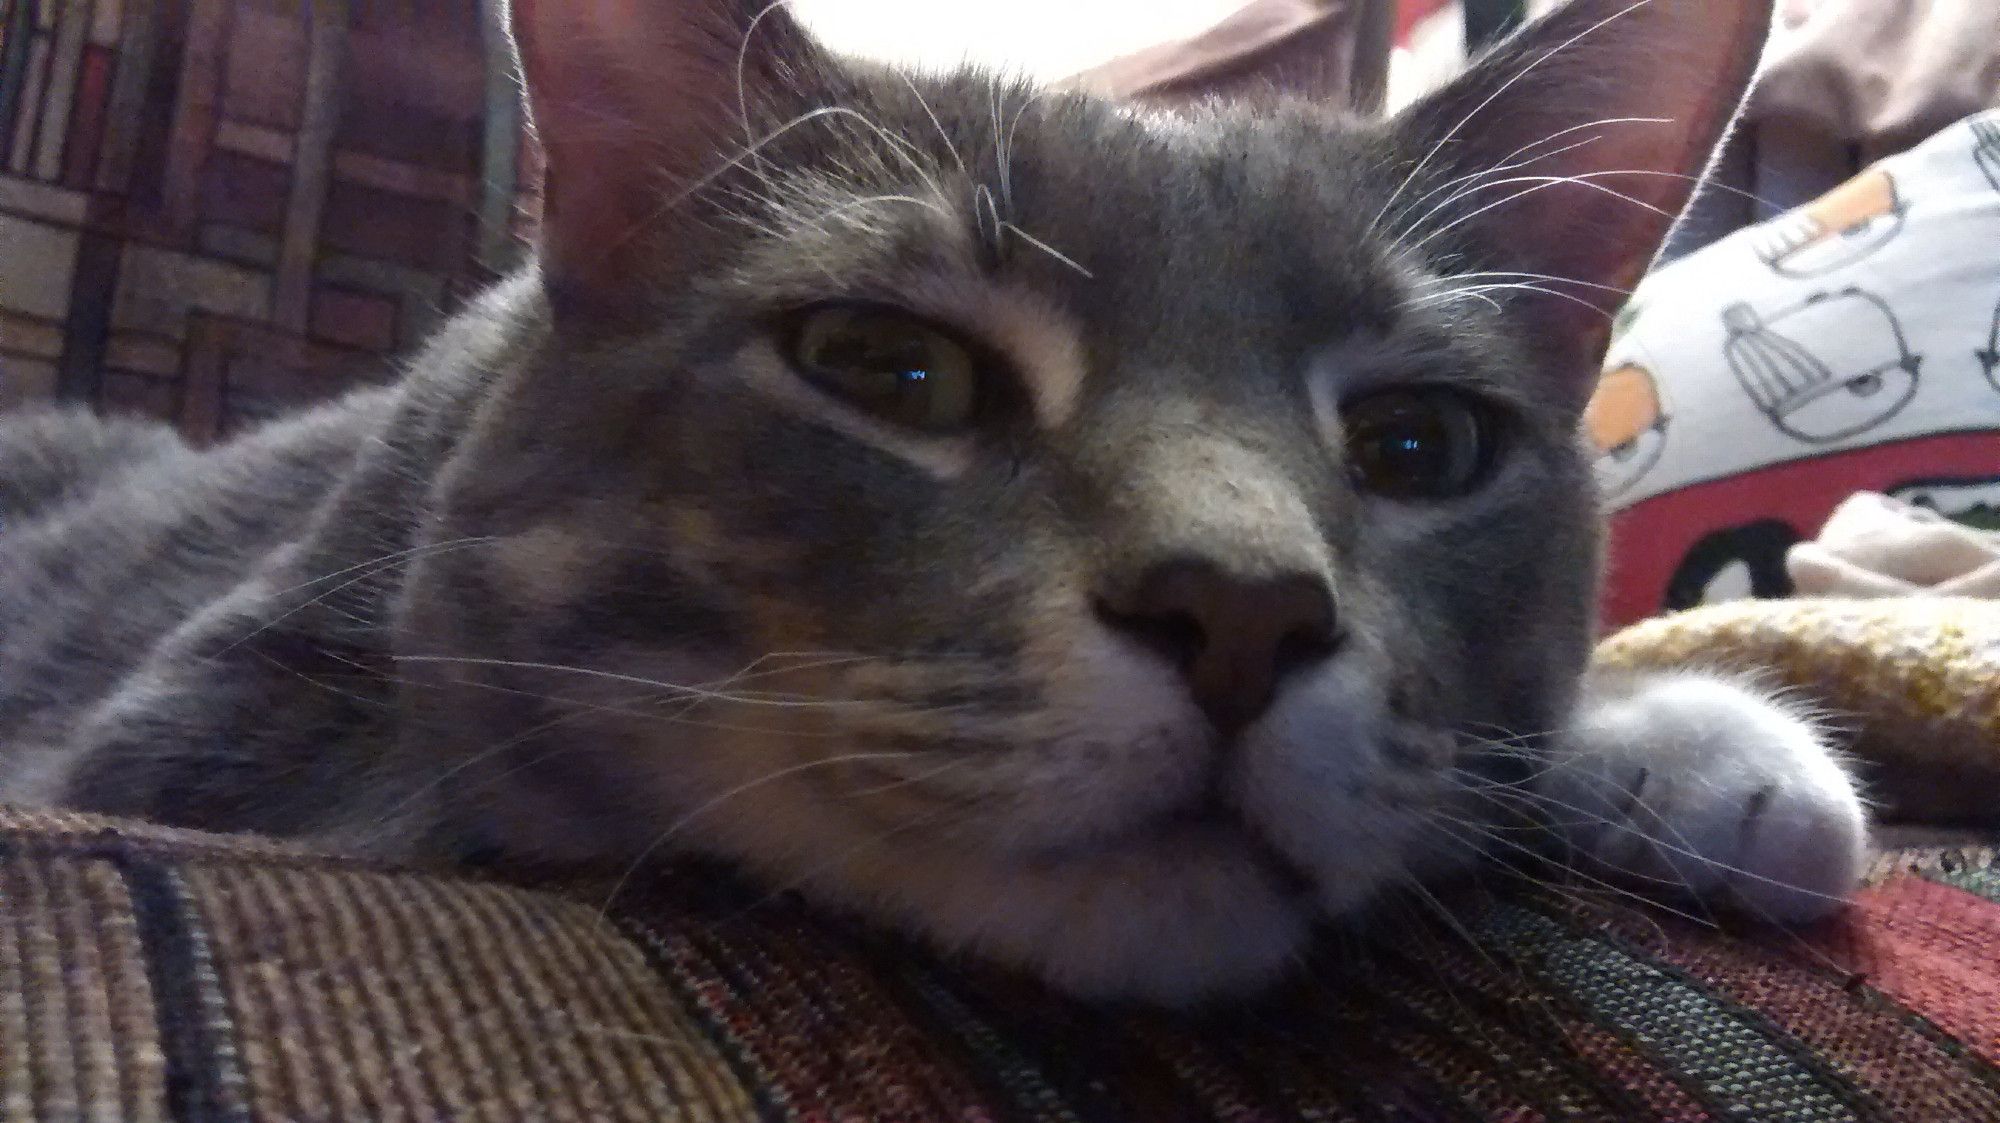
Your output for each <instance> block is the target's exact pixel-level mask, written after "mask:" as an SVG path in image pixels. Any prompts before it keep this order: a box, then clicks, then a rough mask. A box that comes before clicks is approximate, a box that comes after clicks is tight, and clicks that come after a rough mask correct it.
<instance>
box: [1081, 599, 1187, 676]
mask: <svg viewBox="0 0 2000 1123" xmlns="http://www.w3.org/2000/svg"><path fill="white" fill-rule="evenodd" d="M1097 615H1098V618H1099V619H1100V620H1103V621H1104V622H1105V623H1106V624H1108V625H1110V626H1111V627H1112V628H1114V629H1116V630H1118V631H1120V632H1122V633H1124V634H1125V635H1126V636H1128V637H1130V638H1132V639H1135V640H1138V641H1139V642H1140V643H1141V644H1143V645H1144V646H1146V647H1149V648H1151V649H1152V650H1153V651H1154V653H1156V654H1158V655H1159V656H1160V657H1161V658H1164V659H1165V660H1167V661H1168V662H1169V663H1172V664H1173V665H1174V666H1176V667H1183V668H1185V667H1186V666H1188V665H1189V664H1191V663H1193V662H1194V660H1195V658H1196V657H1197V656H1199V655H1200V654H1201V649H1202V647H1203V646H1204V645H1205V644H1206V642H1207V637H1205V636H1204V635H1203V634H1202V630H1201V624H1200V623H1199V622H1198V621H1196V620H1195V618H1194V617H1192V616H1188V615H1186V614H1183V613H1167V614H1164V615H1157V616H1155V615H1147V614H1145V613H1143V612H1137V613H1135V612H1127V611H1125V610H1123V609H1121V608H1118V607H1116V606H1115V605H1113V604H1112V603H1111V602H1109V601H1106V600H1099V601H1098V602H1097Z"/></svg>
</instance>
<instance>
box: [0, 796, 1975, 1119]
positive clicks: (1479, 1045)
mask: <svg viewBox="0 0 2000 1123" xmlns="http://www.w3.org/2000/svg"><path fill="white" fill-rule="evenodd" d="M607 898H608V905H609V907H607ZM1447 900H1448V901H1450V902H1451V907H1452V908H1453V910H1454V913H1455V917H1454V921H1453V924H1452V925H1451V926H1450V927H1448V928H1447V927H1438V926H1425V925H1419V924H1417V923H1416V922H1415V921H1414V920H1412V921H1411V922H1410V923H1409V924H1405V925H1396V926H1394V928H1395V930H1396V932H1397V938H1396V939H1395V941H1393V943H1389V944H1381V943H1368V942H1362V941H1360V940H1358V939H1357V940H1352V941H1347V942H1341V943H1337V944H1335V943H1330V944H1329V945H1328V946H1326V947H1324V948H1323V949H1321V950H1320V951H1319V952H1318V953H1317V954H1316V955H1315V956H1314V957H1313V958H1312V959H1311V960H1310V961H1309V962H1308V963H1306V964H1304V965H1303V967H1302V970H1301V972H1300V974H1299V976H1298V979H1297V981H1296V982H1295V983H1293V984H1292V985H1290V986H1289V987H1287V988H1285V989H1284V991H1283V992H1282V993H1280V994H1278V995H1276V996H1273V997H1272V998H1270V999H1268V1000H1265V1001H1262V1002H1260V1003H1258V1004H1256V1005H1253V1006H1248V1007H1240V1008H1234V1009H1231V1010H1228V1011H1226V1012H1211V1013H1208V1014H1205V1015H1200V1016H1192V1015H1169V1014H1165V1013H1161V1012H1158V1011H1153V1010H1145V1009H1117V1008H1105V1007H1093V1006H1086V1005H1081V1004H1078V1003H1074V1002H1070V1001H1067V1000H1064V999H1062V998H1060V997H1058V996H1054V995H1051V994H1049V993H1047V992H1046V991H1044V990H1042V989H1041V988H1040V987H1038V986H1036V985H1035V984H1033V983H1031V982H1028V981H1025V980H1023V979H1021V978H1018V977H1015V976H1012V975H1007V974H1003V973H999V972H997V971H992V970H989V969H986V968H983V967H979V966H975V965H970V964H965V963H954V962H947V961H943V960H940V959H938V958H937V957H935V956H932V955H930V954H928V953H926V952H924V951H922V950H921V949H918V948H915V947H913V946H911V945H909V944H907V943H905V942H902V941H900V940H897V939H894V938H891V937H887V936H883V935H879V934H876V933H873V932H872V931H870V930H868V929H865V928H863V927H861V926H859V925H855V924H852V923H849V922H848V921H846V920H843V919H840V918H829V917H826V916H824V915H821V914H818V913H814V912H811V911H808V910H806V909H804V908H802V907H801V906H799V905H798V904H796V903H795V902H793V901H791V900H790V899H788V898H785V897H782V896H780V897H775V898H774V897H771V896H770V895H767V894H759V893H757V892H754V891H751V890H747V889H742V888H739V887H737V886H735V885H734V884H733V883H732V882H731V881H729V880H728V879H727V878H725V877H723V876H721V875H719V874H717V873H715V872H713V871H708V870H703V869H693V868H689V869H682V870H677V871H671V872H667V873H664V874H661V875H659V876H657V877H652V878H647V879H641V880H635V881H632V882H629V883H626V884H624V885H622V886H620V887H618V891H617V892H615V893H614V892H613V891H612V887H611V885H610V884H609V883H608V882H605V881H593V880H584V879H564V878H554V879H551V880H548V881H546V882H544V883H538V884H537V885H536V886H534V887H529V886H525V885H504V884H498V883H494V882H488V881H479V880H469V879H453V878H445V877H437V876H430V875H426V874H422V873H415V872H402V871H396V870H391V869H386V868H380V867H375V866H370V865H367V864H363V863H357V862H352V861H345V860H340V859H335V858H327V857H319V856H314V855H311V854H308V853H305V852H302V851H296V850H291V849H287V848H284V847H280V846H275V845H269V844H263V843H257V842H251V841H243V840H224V839H215V838H207V837H204V836H200V835H195V834H189V833H184V832H168V831H161V830H157V829H153V828H148V827H138V826H132V825H123V824H115V823H108V822H102V821H96V820H91V819H86V818H79V817H57V816H46V815H25V814H14V813H7V812H0V1118H4V1119H7V1120H72V1119H103V1120H118V1121H121V1123H122V1121H133V1123H141V1121H151V1120H201V1121H204V1123H206V1121H209V1120H273V1121H275V1120H288V1121H289V1120H383V1121H389V1120H412V1121H415V1120H426V1121H429V1120H452V1121H474V1120H494V1121H502V1120H505V1121H518V1120H697V1121H709V1120H714V1121H721V1120H753V1119H754V1120H794V1121H799V1123H831V1121H836V1120H838V1121H851V1123H874V1121H887V1120H911V1121H917V1120H952V1121H960V1123H973V1121H989V1120H990V1121H994V1123H1001V1121H1008V1120H1072V1121H1089V1120H1104V1121H1114V1120H1115V1121H1126V1120H1143V1121H1149V1123H1150V1121H1163V1123H1172V1121H1179V1120H1231V1121H1241V1123H1257V1121H1271V1123H1278V1121H1296V1120H1363V1119H1411V1120H1510V1121H1526V1120H1543V1119H1550V1120H1553V1119H1575V1120H1604V1121H1613V1120H1616V1121H1621V1123H1622V1121H1642V1120H1655V1119H1659V1120H1743V1119H1798V1120H1886V1119H1900V1120H1952V1121H1967V1123H1972V1121H1980V1120H2000V1069H1996V1061H2000V865H1996V862H1995V856H1994V854H1993V853H1992V852H1991V851H1988V850H1954V851H1942V850H1940V851H1914V852H1903V853H1899V854H1896V855H1894V856H1892V857H1890V858H1888V859H1885V861H1884V862H1883V864H1882V865H1881V867H1880V868H1879V870H1878V872H1877V876H1876V878H1875V880H1874V883H1873V884H1872V885H1871V887H1870V888H1868V889H1867V890H1865V891H1864V892H1863V893H1862V894H1861V897H1860V899H1859V901H1858V903H1857V904H1856V906H1855V907H1854V909H1853V910H1852V911H1851V912H1850V913H1849V914H1848V915H1846V916H1844V917H1843V918H1841V919H1839V920H1837V921H1834V922H1830V923H1827V924H1824V925H1822V926H1820V927H1818V928H1815V929H1813V930H1810V931H1808V932H1805V933H1801V934H1784V933H1772V932H1768V931H1765V932H1756V931H1738V932H1730V931H1724V930H1719V929H1718V928H1717V927H1716V926H1715V925H1714V924H1712V923H1709V922H1708V921H1706V920H1704V919H1702V918H1699V917H1679V916H1676V915H1674V914H1672V913H1667V912H1642V911H1637V910H1635V909H1630V908H1624V907H1618V906H1615V905H1613V904H1611V903H1608V902H1606V901H1603V900H1593V898H1592V896H1591V895H1590V894H1584V893H1564V892H1558V891H1555V890H1552V889H1546V888H1543V889H1537V888H1528V887H1525V886H1524V887H1522V888H1519V889H1516V890H1510V891H1508V892H1506V893H1503V894H1500V895H1497V896H1496V895H1493V894H1492V893H1490V892H1482V894H1481V895H1479V896H1478V897H1465V898H1447Z"/></svg>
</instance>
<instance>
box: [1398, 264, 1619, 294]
mask: <svg viewBox="0 0 2000 1123" xmlns="http://www.w3.org/2000/svg"><path fill="white" fill-rule="evenodd" d="M1502 277H1525V278H1527V279H1528V280H1531V281H1552V282H1555V283H1558V284H1564V285H1575V286H1577V287H1578V288H1586V289H1594V290H1597V291H1599V292H1608V293H1616V294H1617V295H1619V296H1630V295H1632V290H1631V289H1629V288H1625V287H1623V286H1620V285H1601V284H1598V283H1596V282H1595V281H1579V280H1576V279H1575V278H1573V277H1558V276H1556V275H1555V274H1553V273H1530V272H1526V271H1524V270H1519V269H1493V270H1487V271H1484V272H1479V273H1453V274H1448V275H1446V276H1442V277H1438V278H1435V279H1427V280H1426V281H1425V282H1423V283H1425V284H1444V283H1446V282H1451V281H1479V280H1494V279H1498V278H1502Z"/></svg>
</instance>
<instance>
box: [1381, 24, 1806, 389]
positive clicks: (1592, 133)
mask: <svg viewBox="0 0 2000 1123" xmlns="http://www.w3.org/2000/svg"><path fill="white" fill-rule="evenodd" d="M1771 4H1772V0H1569V2H1568V3H1566V4H1564V5H1562V6H1561V7H1559V8H1557V9H1556V10H1555V11H1554V12H1552V13H1550V14H1549V15H1547V16H1545V17H1543V18H1542V19H1540V20H1538V21H1536V22H1534V23H1532V24H1529V25H1528V26H1527V27H1526V28H1524V29H1522V31H1521V32H1520V33H1518V34H1517V35H1515V36H1514V37H1513V38H1511V39H1510V40H1508V41H1506V42H1504V43H1502V44H1501V45H1500V46H1499V47H1497V48H1496V49H1495V50H1494V51H1493V52H1492V53H1490V54H1488V55H1487V56H1485V57H1484V58H1482V59H1480V60H1478V61H1477V62H1475V63H1474V64H1473V65H1472V66H1471V67H1470V68H1469V69H1468V70H1467V71H1466V72H1465V73H1464V74H1461V75H1460V76H1459V77H1458V78H1457V79H1456V80H1454V81H1452V82H1451V83H1450V84H1448V85H1447V86H1446V87H1445V88H1443V89H1442V90H1440V91H1438V92H1437V93H1435V94H1433V95H1431V96H1429V97H1426V98H1424V99H1422V100H1420V101H1418V102H1417V103H1416V104H1414V105H1412V106H1411V107H1410V108H1409V109H1407V110H1405V111H1404V112H1403V113H1402V114H1401V115H1400V116H1398V117H1397V118H1396V119H1395V121H1393V122H1392V124H1391V130H1392V132H1391V136H1392V141H1393V144H1394V146H1395V150H1396V153H1397V156H1396V159H1397V160H1398V162H1399V163H1400V165H1401V166H1400V168H1399V169H1398V170H1399V172H1400V175H1401V178H1402V183H1401V187H1400V189H1398V190H1397V192H1396V194H1395V196H1394V197H1393V198H1392V200H1391V201H1390V205H1389V206H1388V208H1387V209H1386V211H1385V214H1384V217H1383V220H1382V225H1383V227H1384V228H1385V229H1388V230H1392V231H1394V232H1395V233H1396V235H1397V236H1398V238H1399V240H1400V241H1401V242H1402V243H1403V244H1404V245H1406V246H1411V247H1421V248H1422V249H1421V252H1423V253H1424V254H1425V255H1426V256H1427V257H1428V258H1429V259H1430V260H1431V261H1432V262H1433V263H1436V264H1439V265H1442V266H1444V267H1445V268H1446V270H1447V271H1448V272H1452V273H1466V272H1483V273H1487V274H1490V275H1489V276H1488V277H1485V278H1483V279H1482V281H1483V282H1485V283H1494V284H1499V285H1509V284H1519V285H1523V286H1533V287H1532V288H1508V289H1494V290H1491V291H1492V292H1493V294H1494V296H1495V298H1497V299H1501V300H1502V301H1503V302H1504V303H1506V304H1508V305H1509V306H1510V307H1511V308H1513V309H1516V310H1518V312H1519V313H1520V314H1521V315H1523V316H1525V317H1526V318H1527V323H1528V327H1529V331H1528V332H1527V335H1528V336H1529V338H1530V339H1531V340H1533V342H1534V345H1535V346H1536V347H1537V348H1539V349H1540V350H1542V352H1543V354H1541V355H1539V356H1537V357H1538V358H1539V359H1540V360H1541V362H1542V364H1543V365H1546V366H1547V367H1549V368H1550V369H1553V370H1556V371H1558V372H1559V373H1560V375H1561V377H1562V379H1563V386H1562V393H1563V395H1564V399H1565V400H1566V401H1569V402H1570V403H1572V404H1573V405H1575V406H1577V407H1579V408H1580V407H1581V405H1582V403H1583V400H1584V399H1585V398H1587V397H1588V395H1589V391H1590V388H1591V385H1592V384H1593V383H1594V381H1595V379H1596V376H1597V371H1598V367H1599V364H1600V363H1601V362H1602V359H1603V354H1604V349H1605V347H1606V345H1607V344H1608V342H1609V339H1610V330H1611V317H1612V315H1613V314H1614V313H1615V312H1616V311H1617V310H1618V308H1619V307H1620V306H1621V305H1622V304H1623V303H1624V299H1625V296H1626V295H1627V294H1628V293H1629V292H1630V290H1631V289H1632V287H1633V286H1634V285H1636V284H1637V283H1638V282H1639V279H1640V278H1641V277H1642V276H1643V275H1644V274H1645V272H1646V270H1647V269H1648V268H1649V267H1650V266H1651V264H1652V262H1653V261H1654V259H1655V257H1656V256H1657V255H1658V253H1659V249H1660V245H1661V243H1662V242H1663V241H1664V240H1665V239H1666V236H1667V233H1668V230H1669V229H1670V228H1671V226H1672V225H1673V222H1674V221H1675V219H1676V218H1677V217H1678V216H1679V215H1680V213H1681V211H1682V210H1683V209H1685V208H1686V206H1687V204H1688V200H1689V199H1690V197H1691V196H1692V194H1693V192H1694V190H1695V188H1696V186H1697V185H1698V184H1699V182H1700V180H1701V177H1702V175H1703V174H1704V173H1705V172H1706V171H1707V169H1708V167H1709V165H1710V163H1711V161H1712V160H1713V158H1714V155H1715V152H1716V150H1717V148H1718V146H1719V145H1720V143H1721V141H1722V138H1723V136H1724V134H1725V133H1726V132H1727V130H1728V128H1729V126H1730V124H1731V123H1732V122H1733V121H1734V120H1735V117H1736V114H1737V111H1738V109H1739V108H1740V107H1741V105H1742V103H1743V98H1744V94H1745V92H1746V91H1747V90H1748V88H1749V85H1750V81H1751V79H1752V77H1753V76H1754V75H1755V73H1756V68H1757V62H1758V59H1759V58H1760V57H1761V55H1762V52H1763V48H1764V45H1765V41H1766V38H1767V36H1768V34H1769V29H1770V19H1771ZM1534 289H1545V290H1548V292H1547V293H1542V292H1536V291H1534ZM1551 294H1552V295H1551Z"/></svg>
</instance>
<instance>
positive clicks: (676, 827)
mask: <svg viewBox="0 0 2000 1123" xmlns="http://www.w3.org/2000/svg"><path fill="white" fill-rule="evenodd" d="M912 755H914V754H911V753H900V752H859V753H843V754H841V755H839V756H830V757H821V758H819V759H817V760H808V761H805V762H803V763H800V764H793V765H788V766H786V767H784V768H780V769H777V770H776V771H773V772H767V773H765V774H763V775H762V776H759V777H757V778H756V779H754V780H746V781H744V782H743V783H741V784H737V785H735V786H734V787H731V788H728V789H725V790H724V791H722V792H721V793H719V794H717V795H715V796H712V797H710V798H709V799H706V800H703V801H702V802H701V803H699V804H697V805H696V806H695V807H694V809H693V810H691V811H688V812H686V813H685V814H683V815H681V816H680V817H679V818H677V819H675V820H674V821H673V822H671V823H669V824H668V825H667V827H666V828H665V829H664V830H662V831H661V832H660V833H659V834H658V835H657V836H656V837H655V838H654V839H653V841H652V842H650V843H647V844H646V845H645V846H644V847H642V848H641V849H640V850H639V853H638V854H637V855H636V856H635V857H634V858H633V859H632V861H631V863H630V864H629V865H627V866H626V868H625V872H624V873H623V874H622V875H620V876H619V878H618V880H617V881H616V882H614V883H613V884H612V886H611V891H610V892H609V893H608V894H606V896H605V903H604V908H603V909H602V910H601V911H604V912H609V911H610V907H611V902H612V901H615V900H617V899H618V894H619V893H621V892H623V891H624V889H625V886H626V884H627V883H629V882H630V881H631V880H632V878H633V876H635V875H636V874H637V873H638V871H639V870H641V869H643V868H645V865H646V863H647V862H648V861H650V860H651V859H652V857H653V855H655V854H657V853H659V852H660V850H661V848H662V847H665V846H667V845H668V844H669V843H671V842H672V841H673V840H674V838H675V837H677V836H678V835H679V834H680V832H682V831H684V830H686V829H687V828H688V827H690V826H692V825H693V824H695V823H696V822H699V821H700V820H701V819H702V818H703V817H705V816H707V815H710V814H713V813H714V812H715V811H716V810H718V809H719V808H721V807H722V806H723V805H725V804H727V803H729V802H730V801H731V800H735V799H740V798H742V797H743V796H745V795H748V794H750V793H751V792H754V791H756V790H758V789H759V788H764V787H768V786H769V785H771V784H775V783H778V782H780V781H782V780H789V779H791V778H792V777H794V776H798V775H801V774H803V773H807V772H811V771H813V770H814V769H817V768H831V767H834V766H836V765H842V764H851V763H854V762H857V761H864V760H903V759H907V758H909V757H910V756H912Z"/></svg>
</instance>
